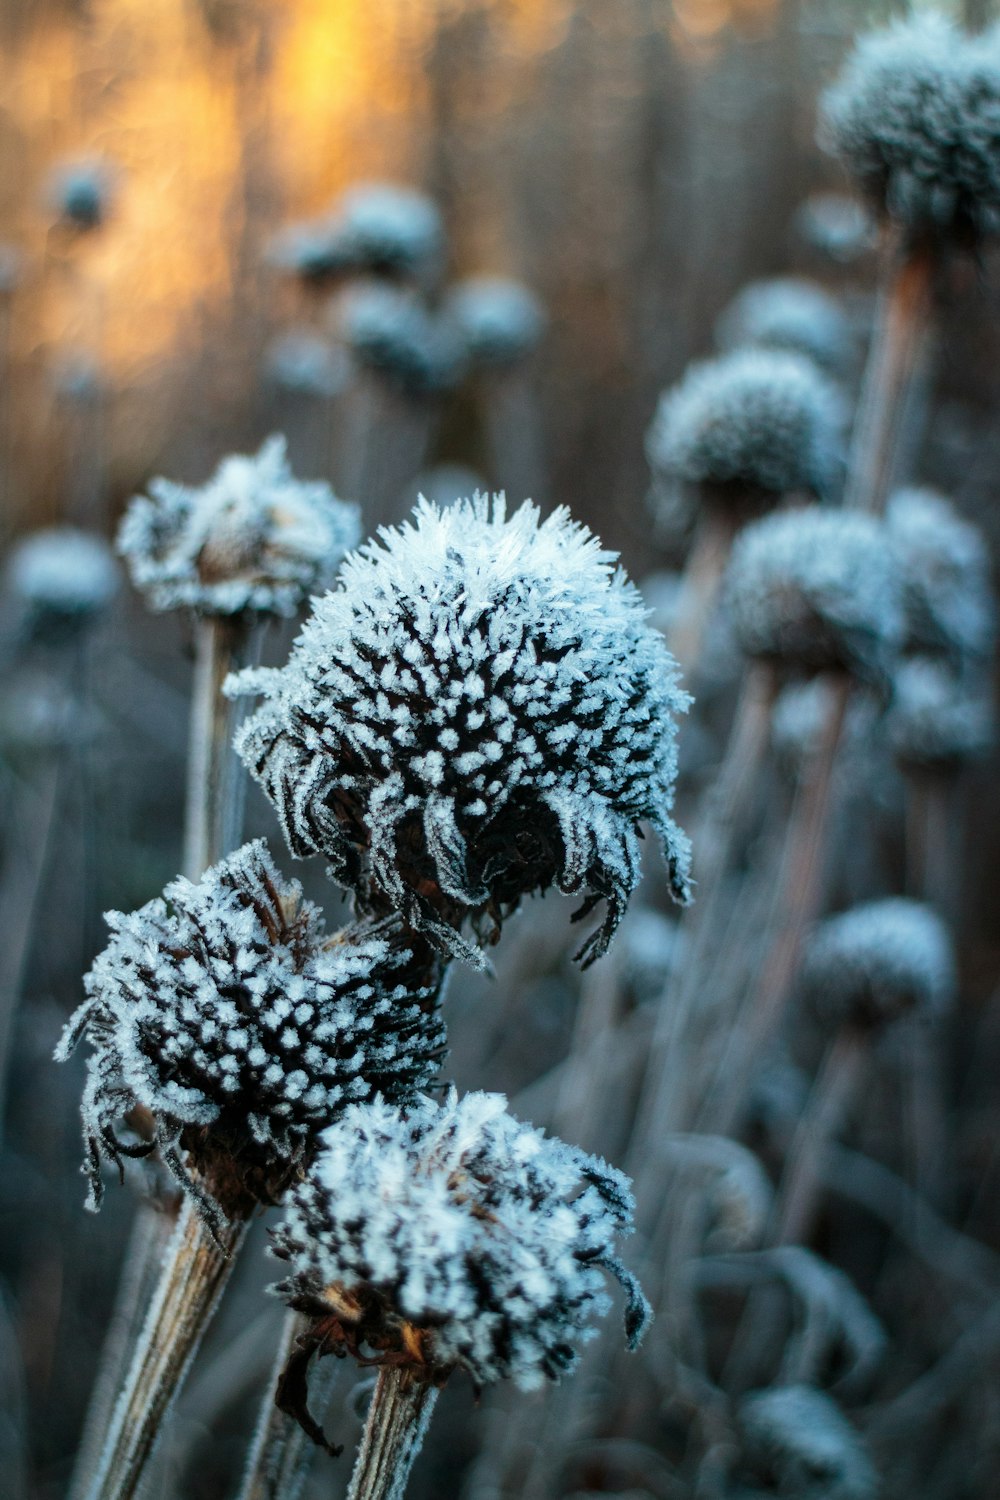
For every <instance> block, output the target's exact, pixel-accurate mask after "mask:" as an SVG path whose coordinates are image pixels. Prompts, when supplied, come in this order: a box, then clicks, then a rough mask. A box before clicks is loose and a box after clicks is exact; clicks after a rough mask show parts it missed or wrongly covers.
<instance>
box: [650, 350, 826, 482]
mask: <svg viewBox="0 0 1000 1500" xmlns="http://www.w3.org/2000/svg"><path fill="white" fill-rule="evenodd" d="M842 426H843V409H842V403H841V400H840V396H839V394H838V392H837V390H836V388H835V387H834V386H833V385H832V384H831V383H830V382H829V381H828V380H827V378H826V377H825V376H824V375H822V374H821V373H820V371H819V370H818V369H817V368H816V366H815V365H814V364H813V363H812V361H811V360H808V359H804V358H802V357H801V356H800V355H795V354H789V353H786V352H782V351H779V350H771V349H738V350H735V351H734V352H733V353H731V354H727V355H723V356H722V357H721V358H719V359H713V360H705V361H703V362H702V363H701V364H696V365H692V366H691V368H690V370H689V371H688V372H687V374H685V376H684V377H683V379H682V380H681V381H680V382H679V384H677V385H676V386H673V387H672V388H671V389H670V390H668V391H665V392H664V394H663V395H662V396H661V397H660V402H659V405H658V407H657V409H656V414H655V416H654V418H653V421H652V424H651V426H650V428H649V431H648V433H647V434H646V454H647V457H648V459H649V463H650V467H651V468H652V470H653V473H654V475H655V476H656V478H657V479H658V480H660V481H661V482H662V481H664V480H671V479H672V480H681V481H683V482H686V483H689V484H699V485H703V486H708V487H710V488H713V489H718V488H720V487H725V488H728V489H731V490H733V491H736V492H746V491H750V492H751V493H752V494H756V493H759V492H764V493H765V494H766V495H771V496H774V495H787V494H792V493H796V492H801V491H806V492H809V493H814V494H817V495H822V494H825V493H826V492H827V491H828V490H829V489H830V487H831V484H832V482H833V479H834V476H835V474H836V471H837V464H838V459H839V453H840V441H841V432H842Z"/></svg>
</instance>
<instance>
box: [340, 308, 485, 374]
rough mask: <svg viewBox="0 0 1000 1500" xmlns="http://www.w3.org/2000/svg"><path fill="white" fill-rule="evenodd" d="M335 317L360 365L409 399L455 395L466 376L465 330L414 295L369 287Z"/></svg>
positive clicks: (341, 332)
mask: <svg viewBox="0 0 1000 1500" xmlns="http://www.w3.org/2000/svg"><path fill="white" fill-rule="evenodd" d="M335 313H336V319H337V324H338V327H339V330H340V334H341V337H342V338H343V340H344V342H345V343H346V345H347V347H348V348H349V349H350V351H351V354H352V355H353V357H354V359H355V361H356V363H357V364H358V365H360V366H361V367H362V368H364V369H368V370H372V371H373V372H374V373H375V374H377V375H380V376H381V377H382V378H383V379H384V380H386V381H388V382H389V383H390V384H391V385H394V386H396V387H398V388H399V389H400V390H402V391H404V392H406V393H407V394H408V395H413V396H422V395H423V396H425V395H433V394H434V393H436V392H440V391H448V390H451V389H452V388H453V387H454V386H456V385H457V384H458V382H459V380H460V379H461V377H462V375H463V374H464V372H465V358H466V351H465V345H464V342H463V339H462V335H461V333H460V331H459V329H458V328H457V326H456V325H455V323H454V322H453V321H452V319H451V318H450V317H449V316H448V315H447V313H444V312H437V311H434V310H432V309H431V308H429V307H427V306H426V304H425V303H424V302H423V301H422V300H421V299H420V298H419V297H418V296H417V295H416V294H415V293H414V292H411V291H407V290H405V289H404V288H402V287H396V286H387V285H385V284H384V283H380V282H369V283H367V284H365V285H361V286H356V287H352V288H351V289H350V290H349V291H347V292H345V293H344V294H343V296H342V297H340V298H339V299H338V302H337V306H336V309H335Z"/></svg>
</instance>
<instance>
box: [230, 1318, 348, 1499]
mask: <svg viewBox="0 0 1000 1500" xmlns="http://www.w3.org/2000/svg"><path fill="white" fill-rule="evenodd" d="M306 1327H308V1320H307V1319H306V1318H304V1317H303V1316H302V1315H301V1314H300V1313H295V1312H288V1313H287V1314H286V1315H285V1321H284V1324H283V1325H282V1330H281V1339H280V1341H279V1343H278V1349H277V1353H276V1355H275V1359H274V1371H273V1375H272V1378H271V1380H270V1382H269V1384H268V1388H267V1392H266V1395H265V1397H264V1403H263V1408H262V1410H261V1414H260V1419H259V1421H258V1423H257V1430H256V1432H255V1433H254V1439H253V1444H252V1446H251V1449H250V1454H249V1457H248V1459H247V1466H246V1470H245V1472H244V1475H243V1483H242V1485H241V1487H240V1493H239V1497H238V1500H298V1497H299V1495H300V1494H301V1493H302V1488H303V1486H304V1484H305V1482H306V1480H307V1479H308V1477H309V1470H310V1467H311V1465H312V1461H313V1458H314V1457H315V1454H316V1444H315V1443H314V1442H313V1440H312V1439H311V1438H310V1437H308V1436H307V1434H306V1432H305V1430H304V1429H303V1427H302V1425H301V1423H299V1422H297V1421H296V1420H295V1418H294V1417H292V1416H289V1415H288V1413H287V1412H284V1411H282V1410H281V1408H280V1407H279V1406H278V1405H277V1403H276V1402H275V1399H274V1390H275V1387H276V1385H277V1384H278V1380H279V1377H280V1376H281V1374H282V1371H283V1370H284V1368H285V1365H286V1364H287V1363H288V1357H289V1355H290V1354H291V1352H292V1350H293V1349H294V1347H295V1341H296V1339H297V1338H298V1336H299V1334H300V1333H301V1332H302V1331H303V1330H304V1329H305V1328H306ZM339 1368H340V1361H339V1360H336V1359H323V1360H317V1361H316V1369H315V1370H314V1371H313V1372H312V1373H311V1374H310V1378H309V1410H310V1413H311V1415H312V1416H314V1417H315V1419H316V1421H317V1422H318V1423H319V1424H320V1426H322V1424H323V1418H324V1416H325V1414H326V1410H327V1408H328V1406H329V1403H330V1399H331V1397H332V1395H333V1387H334V1385H335V1383H336V1378H337V1375H338V1374H339Z"/></svg>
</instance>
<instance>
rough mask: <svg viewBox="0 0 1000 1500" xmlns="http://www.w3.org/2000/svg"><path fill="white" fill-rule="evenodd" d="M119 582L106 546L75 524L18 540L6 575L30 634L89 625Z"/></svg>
mask: <svg viewBox="0 0 1000 1500" xmlns="http://www.w3.org/2000/svg"><path fill="white" fill-rule="evenodd" d="M119 581H120V580H119V575H118V567H117V564H116V563H115V560H114V556H113V554H112V552H111V548H110V547H109V546H108V544H107V542H105V541H104V540H103V538H101V537H99V536H95V535H94V534H93V533H92V532H89V531H77V530H76V529H75V528H74V527H71V526H57V527H53V528H52V529H51V530H46V531H36V532H33V533H32V535H31V536H27V537H24V538H23V540H21V541H19V542H17V543H16V544H15V545H14V547H13V548H12V549H11V552H10V554H9V555H8V558H7V563H6V567H5V577H4V582H5V584H6V587H7V590H8V592H9V593H10V594H11V595H12V596H13V597H14V599H15V600H16V601H17V603H18V605H19V606H20V608H21V609H22V610H23V612H24V615H25V622H24V625H25V629H26V631H27V633H28V634H35V633H42V634H45V633H51V631H53V630H55V631H56V632H57V633H58V632H59V631H61V630H64V629H73V628H75V627H77V626H79V625H82V624H85V623H87V622H89V621H90V620H92V619H93V618H94V616H96V615H99V614H100V613H101V612H102V611H103V610H105V609H106V608H107V606H108V605H109V604H110V603H111V601H112V599H114V597H115V595H116V594H117V592H118V585H119Z"/></svg>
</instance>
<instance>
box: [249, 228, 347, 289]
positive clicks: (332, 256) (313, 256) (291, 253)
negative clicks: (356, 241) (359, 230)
mask: <svg viewBox="0 0 1000 1500" xmlns="http://www.w3.org/2000/svg"><path fill="white" fill-rule="evenodd" d="M266 258H267V260H268V261H269V262H270V264H271V265H272V266H274V267H276V268H277V270H279V271H285V272H287V273H288V274H289V275H291V276H298V277H299V278H300V279H301V280H302V281H303V282H304V283H305V284H306V285H307V286H315V288H316V289H317V290H322V289H323V288H324V287H325V286H326V284H327V283H328V282H329V281H330V280H332V279H333V278H335V277H340V276H344V275H347V274H348V273H350V272H351V271H352V270H353V269H354V267H353V265H352V264H351V261H350V257H349V254H348V250H347V246H346V245H345V244H344V243H343V242H342V240H341V239H340V238H339V237H338V235H337V231H336V226H335V225H334V224H333V223H332V222H331V220H330V219H329V218H328V217H327V218H322V219H301V220H299V221H298V222H297V223H295V224H287V225H286V226H285V227H284V229H279V230H278V232H277V234H275V235H274V237H273V238H272V239H271V242H270V244H269V245H268V247H267V256H266Z"/></svg>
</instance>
